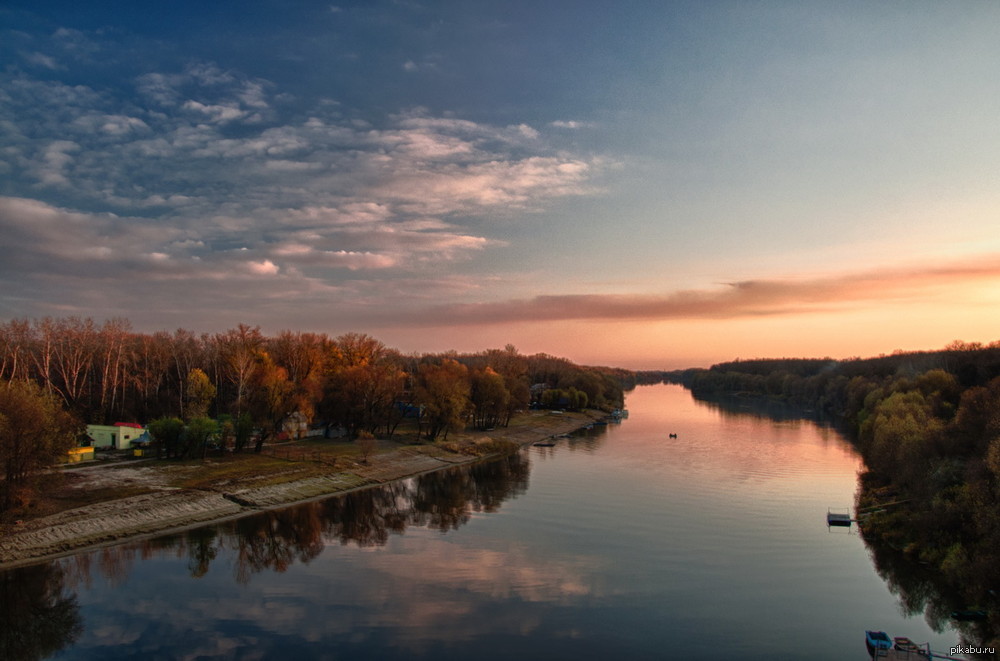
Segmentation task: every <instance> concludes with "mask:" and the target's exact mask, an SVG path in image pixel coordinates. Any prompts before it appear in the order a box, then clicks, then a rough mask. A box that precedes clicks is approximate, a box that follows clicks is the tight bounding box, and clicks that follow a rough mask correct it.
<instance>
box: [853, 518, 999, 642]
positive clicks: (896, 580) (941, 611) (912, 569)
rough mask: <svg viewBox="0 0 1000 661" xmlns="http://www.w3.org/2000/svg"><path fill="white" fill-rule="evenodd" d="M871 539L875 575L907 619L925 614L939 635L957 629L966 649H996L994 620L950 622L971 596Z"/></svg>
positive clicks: (886, 545)
mask: <svg viewBox="0 0 1000 661" xmlns="http://www.w3.org/2000/svg"><path fill="white" fill-rule="evenodd" d="M869 537H870V536H865V535H862V539H864V542H865V546H866V547H867V548H868V550H869V552H870V553H871V557H872V561H873V562H874V565H875V571H876V572H878V575H879V576H880V577H881V578H882V580H883V581H885V583H886V585H887V586H888V587H889V590H890V592H892V594H894V595H895V596H896V598H897V599H898V601H899V606H900V609H901V610H902V611H903V613H904V614H906V615H908V616H916V615H921V614H923V616H924V620H926V622H927V624H928V625H929V626H930V627H931V629H933V630H934V631H936V632H938V633H940V632H942V631H944V630H945V629H946V628H947V627H950V626H954V627H957V629H958V631H959V632H960V634H961V637H962V645H963V646H968V647H986V646H993V647H995V646H996V644H997V643H996V641H997V638H998V636H1000V632H998V631H997V630H996V627H995V625H994V624H993V622H994V621H995V620H994V619H993V616H991V618H990V619H989V620H984V621H981V622H961V623H959V622H955V621H953V620H952V619H951V613H952V612H953V611H959V610H965V609H966V607H967V604H968V603H969V599H970V598H971V597H970V595H969V594H962V593H960V592H957V591H956V590H955V589H954V588H952V587H951V586H949V584H948V583H947V581H945V580H944V579H943V578H942V577H941V575H940V574H939V573H938V572H936V571H933V570H931V569H930V568H929V567H927V566H925V565H922V564H920V563H919V562H917V561H916V560H914V559H913V558H911V557H909V556H907V555H906V554H905V553H903V552H902V551H900V550H898V549H895V548H893V547H892V546H890V545H889V544H887V543H885V542H883V541H881V540H879V539H877V538H871V539H870V538H869ZM970 587H973V586H970ZM975 587H979V586H975ZM973 658H983V659H986V658H993V657H992V656H990V657H986V656H983V657H978V656H974V657H973Z"/></svg>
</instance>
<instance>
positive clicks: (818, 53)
mask: <svg viewBox="0 0 1000 661" xmlns="http://www.w3.org/2000/svg"><path fill="white" fill-rule="evenodd" d="M997 25H1000V5H998V4H997V3H994V2H988V1H986V0H983V1H981V2H974V1H967V2H949V3H941V2H936V1H929V2H919V1H910V2H902V1H891V0H890V1H887V2H880V3H871V2H836V3H831V2H785V1H764V0H761V1H758V2H746V1H738V2H724V1H718V2H704V1H701V0H698V1H694V2H667V1H654V0H650V1H628V0H623V1H620V2H597V1H593V2H588V1H585V0H541V1H539V0H525V1H523V2H521V1H518V0H505V1H503V2H468V1H467V0H440V1H438V0H433V1H432V0H413V1H411V0H396V1H378V0H372V1H365V2H336V3H333V4H331V3H330V2H313V1H310V0H298V1H289V0H281V1H279V0H240V1H239V2H235V1H230V0H212V1H211V2H205V1H199V2H188V1H186V0H176V1H175V2H170V3H142V2H126V1H121V2H101V1H96V0H95V1H88V2H69V1H67V2H55V1H50V0H30V1H22V0H5V2H4V3H3V5H2V6H0V70H2V81H0V320H8V319H12V318H21V317H31V318H38V317H44V316H49V315H51V316H67V315H80V316H90V317H93V318H94V319H96V320H103V319H105V318H108V317H114V316H124V317H128V318H129V319H130V320H131V321H132V323H133V326H134V327H135V328H136V329H138V330H143V331H154V330H172V329H174V328H177V327H184V328H190V329H192V330H196V331H219V330H224V329H226V328H230V327H232V326H235V325H236V324H238V323H241V322H243V323H249V324H259V325H260V326H261V327H262V328H263V329H264V330H265V332H268V333H274V332H277V331H279V330H281V329H286V328H289V329H295V330H311V331H321V332H326V333H329V334H331V335H338V334H341V333H344V332H349V331H356V332H366V333H370V334H372V335H374V336H376V337H378V338H379V339H381V340H383V341H384V342H385V343H386V344H388V345H390V346H393V347H396V348H399V349H401V350H403V351H407V352H409V351H421V352H423V351H440V350H446V349H451V348H454V349H458V350H460V351H466V350H473V351H474V350H480V349H485V348H493V347H500V346H503V345H505V344H507V343H513V344H514V345H516V346H517V347H518V349H520V350H521V351H522V352H525V353H534V352H537V351H544V352H548V353H552V354H556V355H562V356H567V357H569V358H571V359H573V360H576V361H578V362H584V363H590V364H609V365H621V366H627V367H647V368H662V367H666V368H673V367H686V366H691V365H707V364H710V363H712V362H714V361H719V360H729V359H732V358H736V357H742V358H750V357H760V356H833V357H847V356H855V355H859V356H868V355H876V354H879V353H888V352H891V351H894V350H897V349H904V350H910V349H934V348H940V347H942V346H944V345H945V344H946V343H948V342H949V341H951V340H955V339H962V340H965V341H981V342H988V341H993V340H996V339H1000V327H998V323H997V321H998V320H1000V314H998V304H1000V121H998V117H1000V76H998V75H997V71H998V67H1000V40H998V39H997V33H996V26H997Z"/></svg>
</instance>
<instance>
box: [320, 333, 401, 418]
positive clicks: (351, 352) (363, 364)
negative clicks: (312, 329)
mask: <svg viewBox="0 0 1000 661" xmlns="http://www.w3.org/2000/svg"><path fill="white" fill-rule="evenodd" d="M401 362H402V360H401V357H400V356H399V353H398V352H396V351H392V350H390V349H388V348H387V347H386V346H385V345H384V344H382V343H381V342H379V341H378V340H376V339H375V338H373V337H371V336H368V335H362V334H358V333H348V334H347V335H342V336H340V337H338V338H337V339H336V341H335V342H334V344H333V346H332V347H331V350H330V358H329V361H328V363H327V378H326V386H325V388H324V395H323V400H322V404H321V408H322V410H323V413H325V414H326V415H327V416H328V417H329V418H330V419H331V421H333V422H336V423H337V424H340V425H341V426H343V427H344V428H345V429H347V432H348V434H349V435H351V436H355V435H356V433H357V432H358V431H359V430H366V431H369V432H375V431H377V430H378V429H379V428H380V427H382V428H384V429H385V430H386V433H391V431H392V429H393V428H394V426H395V424H394V423H395V422H398V419H399V418H401V417H402V413H401V412H398V411H397V409H396V406H395V404H396V401H397V399H398V398H399V396H400V394H401V392H402V390H403V384H404V381H405V377H406V374H405V372H404V371H403V370H402V368H401ZM394 415H395V418H394Z"/></svg>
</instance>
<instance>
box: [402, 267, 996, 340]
mask: <svg viewBox="0 0 1000 661" xmlns="http://www.w3.org/2000/svg"><path fill="white" fill-rule="evenodd" d="M982 284H993V285H995V286H996V287H997V288H998V289H1000V255H987V256H983V257H981V258H979V259H978V260H972V261H969V260H963V261H962V262H961V263H955V264H941V265H935V266H921V267H913V268H909V269H894V270H889V269H885V270H872V271H865V272H858V273H846V274H838V275H831V276H826V277H818V278H792V277H790V278H787V279H767V280H745V281H741V282H733V283H727V284H725V285H724V286H722V287H720V288H716V289H705V290H685V291H675V292H668V293H664V294H659V295H617V294H611V295H608V294H589V295H588V294H584V295H545V296H537V297H534V298H531V299H522V300H509V301H502V302H496V303H471V304H457V305H442V306H437V307H434V308H431V309H428V310H426V311H421V312H419V313H415V314H412V315H409V316H408V317H406V318H405V320H406V321H408V322H409V323H413V324H416V325H428V326H440V325H459V324H462V325H492V324H506V323H519V322H534V321H574V320H615V321H623V320H667V319H738V318H752V317H764V316H776V315H796V314H810V313H822V312H831V311H836V310H841V311H842V310H848V309H857V308H860V307H865V306H873V305H885V304H890V303H892V304H895V303H927V302H933V301H934V300H936V299H939V298H941V297H945V296H947V297H954V296H955V291H956V287H957V288H961V287H962V286H968V285H982Z"/></svg>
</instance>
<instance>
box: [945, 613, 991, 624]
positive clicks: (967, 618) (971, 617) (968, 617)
mask: <svg viewBox="0 0 1000 661" xmlns="http://www.w3.org/2000/svg"><path fill="white" fill-rule="evenodd" d="M951 619H953V620H958V621H960V622H975V621H978V620H985V619H986V611H983V610H967V611H952V612H951Z"/></svg>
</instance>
